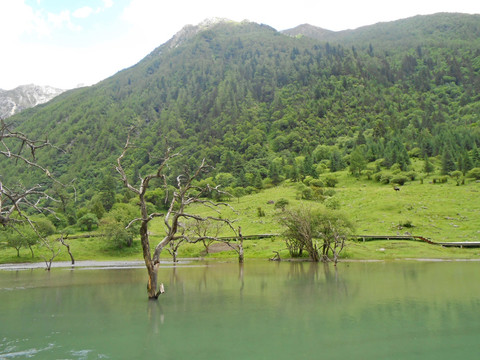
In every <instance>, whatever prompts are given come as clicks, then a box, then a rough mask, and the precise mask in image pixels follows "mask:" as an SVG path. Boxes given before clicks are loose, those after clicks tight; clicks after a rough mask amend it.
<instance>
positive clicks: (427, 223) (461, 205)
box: [0, 172, 480, 263]
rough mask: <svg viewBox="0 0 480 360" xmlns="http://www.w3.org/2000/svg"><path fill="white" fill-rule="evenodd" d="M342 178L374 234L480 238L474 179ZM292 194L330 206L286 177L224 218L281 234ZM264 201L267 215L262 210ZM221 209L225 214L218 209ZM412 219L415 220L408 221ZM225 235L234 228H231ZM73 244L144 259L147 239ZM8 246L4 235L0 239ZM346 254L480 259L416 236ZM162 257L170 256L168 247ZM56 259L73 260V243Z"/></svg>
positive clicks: (363, 228)
mask: <svg viewBox="0 0 480 360" xmlns="http://www.w3.org/2000/svg"><path fill="white" fill-rule="evenodd" d="M336 176H337V177H338V180H339V183H338V184H337V186H336V188H335V192H336V194H335V195H334V196H335V197H336V198H337V199H338V201H339V203H340V210H341V211H342V212H344V213H345V214H346V215H347V217H348V218H350V220H351V221H352V222H353V223H354V224H355V227H356V233H357V234H366V235H397V234H399V235H403V234H405V233H406V232H408V233H410V234H412V235H420V236H425V237H428V238H431V239H432V240H434V241H438V242H451V241H480V201H478V195H479V191H480V184H479V183H477V182H474V181H469V182H467V183H466V184H465V185H461V186H456V183H455V181H453V180H450V181H449V182H447V183H445V184H433V183H431V182H432V180H431V179H430V178H425V179H424V180H423V183H421V181H419V180H416V181H412V182H408V183H406V184H405V185H404V186H402V187H401V190H400V191H394V190H393V187H392V186H391V185H381V184H379V183H377V182H374V181H372V180H367V179H365V178H360V179H356V178H354V177H352V176H350V175H348V174H347V173H346V172H339V173H336ZM280 198H284V199H287V200H288V201H289V203H290V204H289V206H298V205H300V204H302V203H303V204H306V205H307V206H311V207H314V208H315V207H324V206H325V205H324V204H322V203H321V202H316V201H302V200H299V199H297V193H296V189H295V186H294V185H292V184H284V185H281V186H278V187H274V188H271V189H266V190H263V191H261V192H260V193H257V194H252V195H247V196H244V197H241V198H239V199H236V198H235V199H231V200H230V205H231V206H232V207H233V208H234V209H235V211H233V210H231V209H229V208H224V209H222V215H221V216H223V217H224V218H229V219H234V220H235V226H237V227H238V226H241V228H242V233H243V235H253V234H265V233H270V234H280V233H281V232H282V228H281V227H280V225H279V224H278V222H277V220H276V218H277V216H278V214H279V213H280V212H281V210H277V209H275V206H274V204H272V201H273V202H275V201H277V200H278V199H280ZM258 208H261V209H262V211H263V212H264V213H265V216H259V215H258V213H259V211H258ZM190 210H191V212H196V213H199V214H201V215H207V214H213V213H212V210H209V209H206V208H204V207H200V206H197V207H194V208H191V209H190ZM217 216H218V214H217ZM151 225H152V226H151V228H150V231H151V233H152V244H153V246H154V245H155V244H157V243H158V241H159V240H160V238H161V235H162V233H163V229H162V220H161V219H156V220H155V221H153V222H152V224H151ZM405 225H407V226H405ZM220 235H224V236H229V235H231V233H229V231H228V229H224V230H223V231H222V233H221V234H220ZM69 244H70V245H71V249H72V252H73V254H74V256H75V258H76V259H77V260H87V259H88V260H120V259H121V260H141V259H142V251H141V246H140V244H139V241H138V240H136V241H135V242H134V246H133V247H132V248H127V249H122V250H115V249H113V248H112V247H111V246H110V244H108V243H106V241H105V240H104V239H103V238H88V239H75V240H70V241H69ZM0 246H1V243H0ZM244 247H245V258H246V259H247V261H248V259H249V258H252V259H253V258H259V259H268V258H271V257H272V256H273V254H274V253H273V251H279V252H280V255H281V257H282V258H287V257H288V251H287V249H286V246H285V244H284V242H283V240H282V239H281V237H280V236H277V237H275V238H273V239H262V240H246V241H245V242H244ZM35 254H36V257H35V259H33V261H42V257H41V256H42V254H43V255H45V254H46V252H45V249H36V250H35ZM236 256H237V255H236V253H235V252H234V251H225V252H220V253H215V254H208V255H207V254H205V249H204V247H203V245H202V244H187V245H184V246H181V247H180V249H179V257H206V258H236ZM342 256H343V258H345V259H353V260H355V259H357V260H366V259H377V260H391V259H406V258H438V259H454V258H465V259H480V249H466V248H465V249H457V248H442V247H440V246H434V245H429V244H426V243H421V242H416V241H398V240H395V241H392V240H391V241H371V242H365V243H363V242H354V241H349V242H348V246H347V248H346V249H345V250H344V252H343V253H342ZM162 258H165V259H169V258H170V255H169V254H168V252H166V251H164V253H163V255H162ZM55 260H63V261H68V260H69V257H68V254H67V252H66V251H65V249H62V251H61V253H60V255H59V256H58V257H57V258H56V259H55ZM29 261H32V259H31V256H30V251H29V250H28V249H22V250H21V257H20V258H17V256H16V251H15V250H14V249H9V248H5V247H4V248H0V263H13V262H29Z"/></svg>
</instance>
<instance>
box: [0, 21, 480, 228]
mask: <svg viewBox="0 0 480 360" xmlns="http://www.w3.org/2000/svg"><path fill="white" fill-rule="evenodd" d="M306 29H307V28H306V27H305V26H304V27H298V28H296V29H291V30H289V31H287V32H284V33H282V32H279V31H277V30H275V29H273V28H271V27H269V26H267V25H259V24H256V23H250V22H242V23H235V22H228V21H224V22H220V23H216V24H214V25H212V26H209V27H200V26H197V27H195V26H189V27H186V28H184V29H183V30H182V31H180V32H179V33H178V34H177V35H175V36H174V37H173V38H172V39H171V40H170V41H168V42H166V43H165V44H163V45H161V46H160V47H158V48H157V49H155V50H153V51H152V52H151V53H150V54H149V55H148V56H146V57H145V58H144V59H143V60H141V61H140V62H139V63H138V64H136V65H134V66H132V67H130V68H128V69H125V70H122V71H120V72H119V73H117V74H116V75H114V76H112V77H110V78H108V79H105V80H104V81H102V82H100V83H98V84H96V85H94V86H91V87H85V88H80V89H75V90H71V91H68V92H65V93H63V94H62V95H60V96H58V97H56V98H55V99H53V100H52V101H50V102H49V103H47V104H44V105H40V106H37V107H35V108H32V109H29V110H25V111H23V112H22V113H20V114H18V115H16V116H13V117H11V118H9V119H7V120H6V121H7V122H9V123H10V124H11V125H12V126H13V127H15V128H16V129H18V130H19V131H21V132H23V133H25V134H27V135H28V136H29V137H31V138H36V139H44V138H48V139H49V141H50V142H52V143H53V144H54V145H55V147H53V148H49V149H44V151H42V152H41V153H40V152H39V153H38V159H39V162H40V163H42V164H43V165H44V166H45V167H47V168H48V169H50V170H51V171H52V172H53V173H54V176H55V178H56V179H58V180H59V181H61V182H62V183H63V184H70V183H73V184H74V185H75V194H74V192H73V190H72V189H71V188H63V187H60V186H57V185H56V184H52V188H53V190H54V192H55V195H56V198H58V199H61V201H60V203H55V204H53V205H54V206H55V207H56V209H57V212H58V213H59V214H60V215H62V216H61V217H60V218H55V219H54V218H52V219H51V220H52V222H54V223H55V225H56V226H57V227H61V226H63V227H66V226H71V225H75V224H78V222H79V221H80V219H83V220H82V222H81V224H83V225H82V226H85V229H87V228H89V227H91V226H92V225H91V224H95V219H94V218H92V214H94V215H95V216H96V218H97V219H100V218H102V217H103V216H104V214H105V213H107V212H109V211H112V209H113V210H116V211H117V213H118V217H119V218H121V217H122V216H124V217H127V215H125V214H123V213H122V211H124V212H128V211H129V210H128V209H126V208H125V209H120V208H116V209H115V208H114V205H115V204H116V203H120V202H123V203H128V200H129V199H128V194H127V193H126V192H125V191H124V188H123V186H122V183H121V181H120V178H119V177H118V174H116V172H115V169H114V166H115V161H116V159H117V157H118V156H119V155H120V154H121V153H122V149H123V147H124V145H125V142H126V139H127V134H128V132H129V130H130V129H131V128H132V127H134V128H135V134H134V135H135V136H134V137H133V143H134V144H135V148H134V149H132V151H130V152H129V154H128V156H127V157H126V158H125V159H124V164H125V169H126V171H127V175H128V176H129V178H131V179H132V180H131V181H132V182H135V181H136V180H135V179H138V178H139V176H144V175H145V174H147V173H151V172H152V171H155V168H156V166H158V164H159V163H161V161H162V159H163V157H164V154H165V151H166V149H167V148H172V149H173V150H174V151H175V152H178V153H180V154H182V156H179V157H176V158H175V159H173V160H172V162H171V172H170V179H169V180H170V181H174V179H175V177H176V176H177V175H178V174H179V173H180V172H182V171H185V169H194V168H195V167H196V166H198V164H199V163H200V161H201V160H202V159H206V163H207V164H209V165H211V166H212V168H211V171H210V172H209V173H208V174H206V175H205V176H204V178H203V179H201V180H200V181H201V182H203V183H204V184H206V183H209V184H211V185H221V187H222V188H223V189H224V190H226V191H228V192H229V193H230V194H232V195H233V196H237V197H240V196H243V195H246V194H251V193H253V192H257V191H260V190H261V189H264V188H268V187H274V186H276V185H278V184H280V183H282V182H284V181H291V182H294V183H303V184H305V190H304V191H303V192H302V195H301V196H302V197H304V198H305V199H315V198H320V197H322V196H324V195H325V190H321V189H325V188H326V187H332V186H335V173H336V172H338V171H341V170H345V169H348V170H349V172H350V173H351V176H352V177H361V176H363V177H366V178H368V179H370V180H372V181H378V182H380V183H383V184H399V185H402V184H404V183H405V182H408V181H411V180H414V179H415V178H416V177H417V178H418V176H419V174H418V173H415V172H414V171H413V169H412V166H411V164H412V161H417V162H419V161H422V162H423V163H424V168H423V172H424V173H426V174H428V173H432V172H434V171H437V173H438V175H439V178H438V181H442V178H441V176H442V175H443V176H456V177H457V179H461V178H464V177H465V176H473V177H474V178H480V170H478V168H480V149H479V147H480V126H479V125H480V16H479V15H462V14H436V15H430V16H418V17H414V18H410V19H405V20H399V21H395V22H391V23H382V24H377V25H374V26H369V27H365V28H360V29H357V30H351V31H346V32H339V33H334V32H326V31H322V29H315V28H313V29H312V28H311V27H310V28H308V29H309V30H310V31H305V30H306ZM17 151H18V149H17ZM433 164H437V167H436V168H435V167H434V166H433ZM477 170H478V171H477ZM0 173H1V174H2V175H3V181H6V179H8V181H9V182H11V183H12V184H13V183H24V184H25V185H29V184H28V183H30V184H31V183H36V182H38V181H39V180H38V178H36V177H35V175H34V174H35V170H34V169H31V170H29V169H26V168H25V167H24V166H23V165H22V166H20V164H18V165H15V164H14V163H12V161H9V160H5V159H0ZM27 173H28V176H25V175H26V174H27ZM47 180H48V179H47ZM436 181H437V180H436ZM166 196H168V194H167V193H165V192H163V191H161V190H152V191H151V192H150V193H149V194H148V199H149V202H150V203H151V204H152V206H154V207H157V208H158V209H159V210H161V209H162V206H164V204H165V202H164V199H165V197H166ZM122 214H123V215H122ZM89 217H90V219H89ZM133 217H134V216H133ZM89 220H90V221H91V222H90V223H89ZM89 224H90V225H89Z"/></svg>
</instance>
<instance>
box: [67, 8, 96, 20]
mask: <svg viewBox="0 0 480 360" xmlns="http://www.w3.org/2000/svg"><path fill="white" fill-rule="evenodd" d="M91 14H93V9H92V8H91V7H90V6H84V7H81V8H79V9H77V10H75V11H74V12H73V14H72V16H73V17H75V18H78V19H85V18H87V17H89V16H90V15H91Z"/></svg>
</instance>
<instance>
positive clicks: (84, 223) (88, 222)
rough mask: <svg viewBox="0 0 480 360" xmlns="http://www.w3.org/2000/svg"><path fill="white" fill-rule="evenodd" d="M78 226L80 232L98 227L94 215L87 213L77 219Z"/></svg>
mask: <svg viewBox="0 0 480 360" xmlns="http://www.w3.org/2000/svg"><path fill="white" fill-rule="evenodd" d="M78 226H80V229H81V230H87V231H91V230H92V229H93V228H94V227H95V226H98V218H97V216H96V215H95V214H92V213H87V214H85V215H83V216H82V217H81V218H80V219H78Z"/></svg>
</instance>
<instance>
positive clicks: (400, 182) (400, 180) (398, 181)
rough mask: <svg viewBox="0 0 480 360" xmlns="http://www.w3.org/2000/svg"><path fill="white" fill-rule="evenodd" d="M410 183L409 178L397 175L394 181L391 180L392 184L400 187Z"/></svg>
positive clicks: (393, 178)
mask: <svg viewBox="0 0 480 360" xmlns="http://www.w3.org/2000/svg"><path fill="white" fill-rule="evenodd" d="M407 181H408V178H407V177H406V176H404V175H401V174H399V175H395V176H394V177H392V179H391V180H390V182H391V183H392V184H398V185H404V184H405V183H406V182H407Z"/></svg>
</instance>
